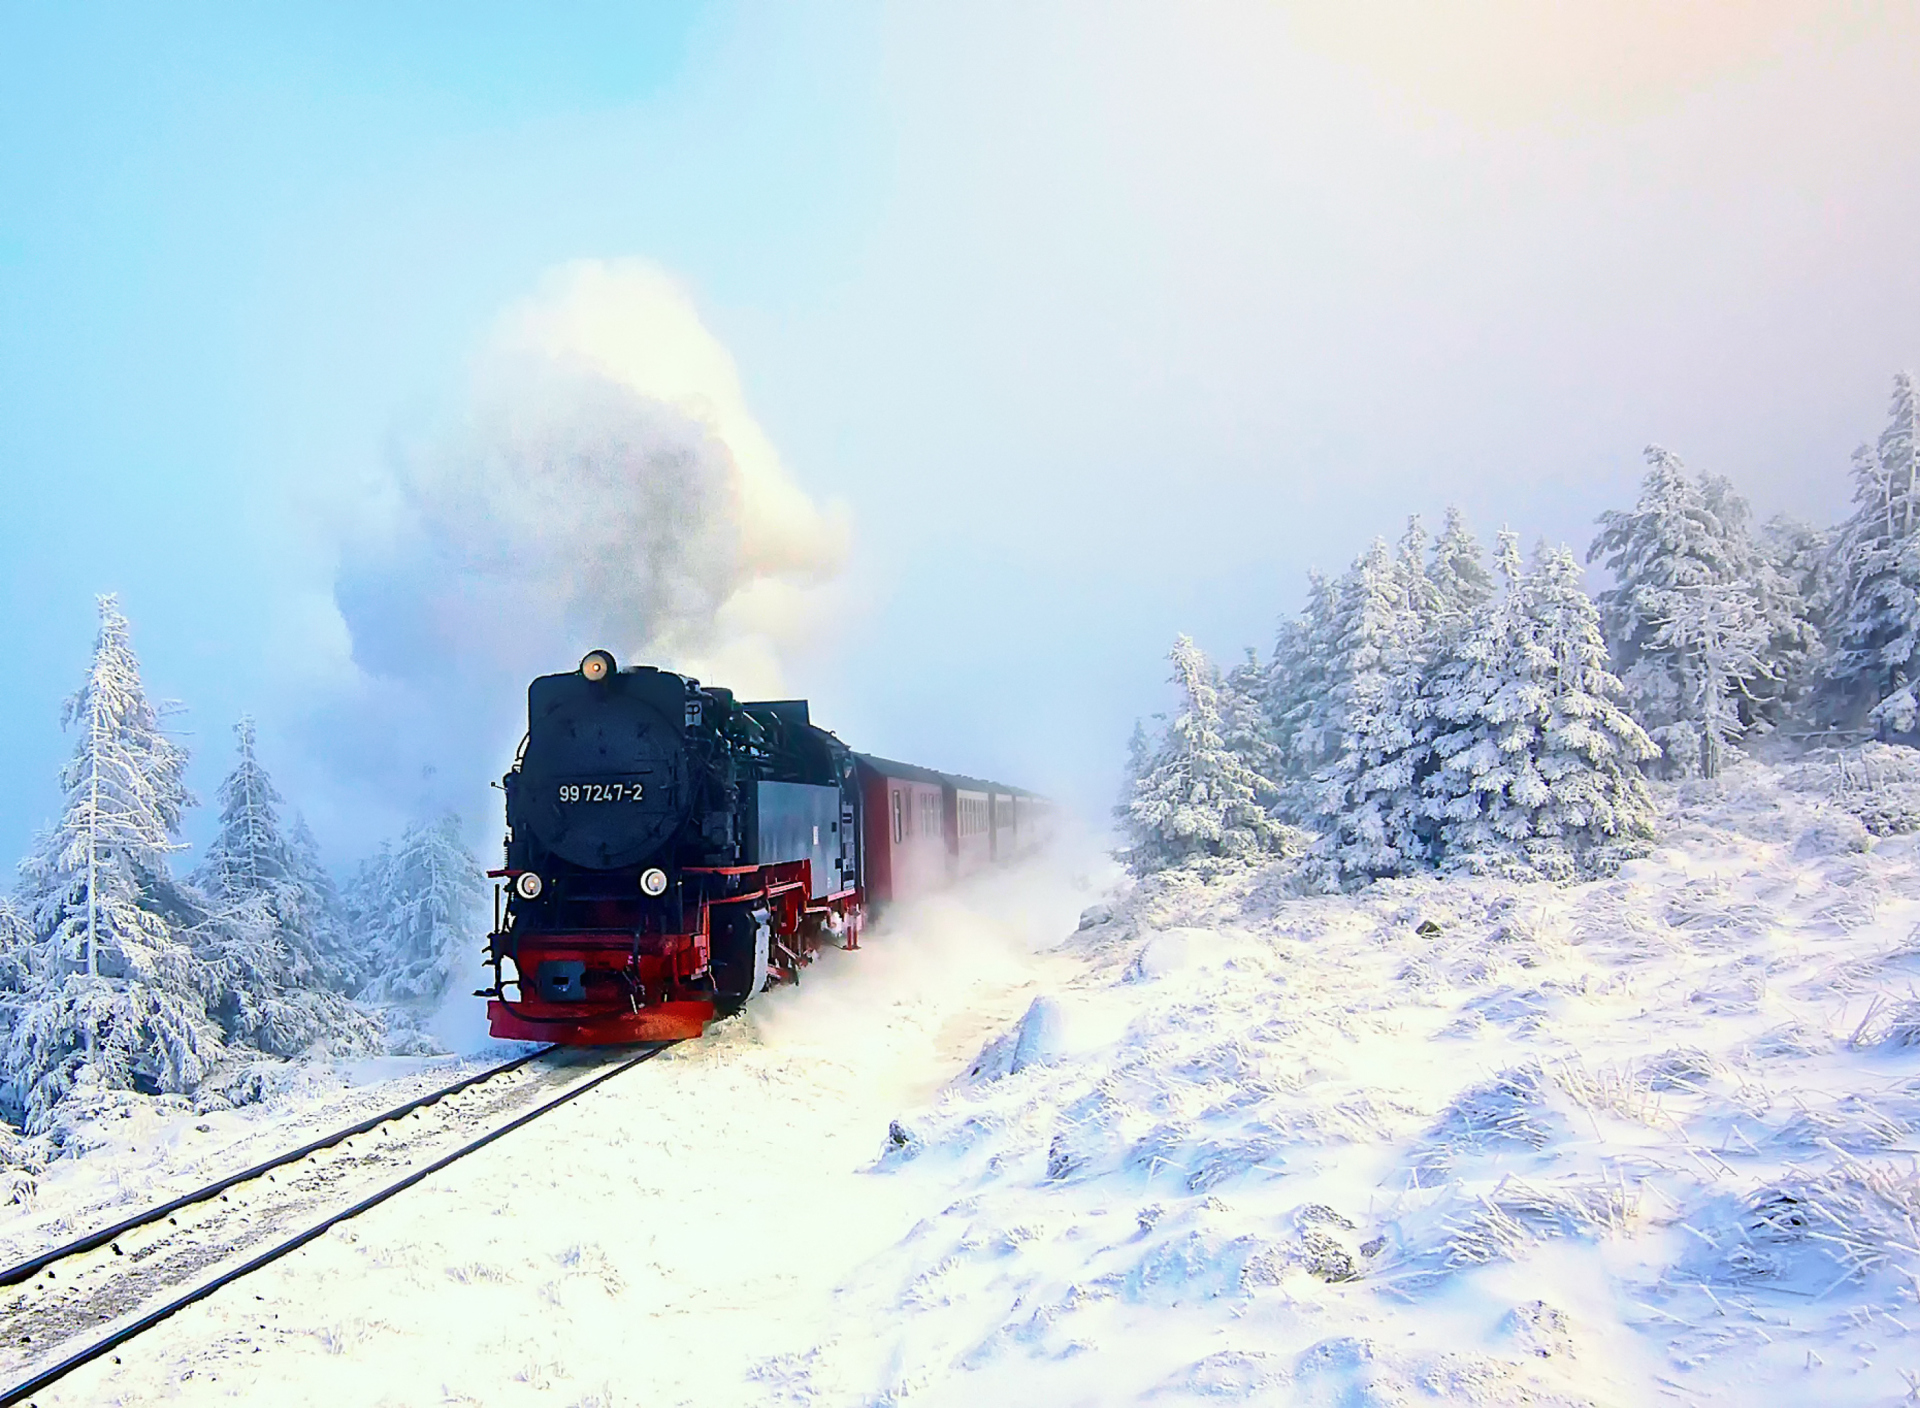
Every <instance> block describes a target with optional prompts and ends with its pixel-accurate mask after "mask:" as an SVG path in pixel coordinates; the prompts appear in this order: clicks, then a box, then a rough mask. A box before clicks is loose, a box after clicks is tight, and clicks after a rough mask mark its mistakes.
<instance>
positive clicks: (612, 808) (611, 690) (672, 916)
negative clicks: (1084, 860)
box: [476, 650, 1051, 1045]
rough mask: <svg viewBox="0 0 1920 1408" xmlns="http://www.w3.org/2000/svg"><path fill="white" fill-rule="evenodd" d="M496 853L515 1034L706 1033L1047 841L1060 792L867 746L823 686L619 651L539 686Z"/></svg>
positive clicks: (496, 1014)
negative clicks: (818, 696)
mask: <svg viewBox="0 0 1920 1408" xmlns="http://www.w3.org/2000/svg"><path fill="white" fill-rule="evenodd" d="M502 785H503V786H504V788H505V790H506V814H507V815H506V819H507V837H506V859H505V864H504V866H503V867H502V868H501V869H499V870H496V871H491V872H489V874H490V876H491V877H492V878H493V879H494V880H495V881H496V882H498V883H496V885H495V890H494V927H493V933H492V934H491V935H490V936H489V939H488V947H487V961H488V963H489V964H490V965H491V968H492V972H493V986H492V987H491V988H490V989H486V990H484V991H482V992H480V993H478V994H476V995H477V996H481V997H485V998H487V999H488V1003H487V1018H488V1024H489V1027H490V1029H491V1030H492V1032H493V1034H494V1035H495V1036H497V1037H508V1038H513V1039H518V1040H524V1041H550V1042H559V1043H563V1044H575V1045H600V1044H613V1043H621V1042H636V1041H668V1040H676V1039H680V1038H685V1037H696V1036H699V1035H700V1034H701V1033H702V1032H703V1031H704V1030H705V1028H706V1025H707V1023H709V1022H711V1021H713V1020H714V1019H715V1018H716V1017H720V1016H725V1015H727V1014H729V1013H732V1012H735V1011H738V1010H739V1008H740V1007H741V1006H742V1005H743V1004H744V1003H746V1002H748V1001H750V1000H751V999H752V998H753V997H754V996H755V994H757V993H759V992H761V991H762V990H763V989H764V988H765V987H766V986H767V985H768V984H769V983H774V982H797V981H798V980H799V975H800V970H801V969H802V968H804V967H805V966H806V965H807V964H808V963H809V962H811V961H812V959H813V956H814V954H815V953H816V952H817V951H818V950H819V949H820V948H821V947H823V946H824V945H827V944H833V945H835V946H837V947H841V948H849V949H851V948H857V947H858V946H859V942H860V935H861V932H862V930H863V929H865V927H866V926H867V924H868V923H869V922H870V920H871V919H872V917H873V916H874V915H875V914H876V913H877V912H878V911H879V910H880V909H881V908H882V907H884V906H885V905H887V904H890V903H894V902H897V901H900V900H904V899H909V898H912V897H914V896H917V895H920V894H923V893H926V892H927V891H929V890H932V889H934V888H936V887H938V886H940V885H944V884H946V883H948V882H950V881H951V880H953V879H955V878H957V877H958V876H961V875H964V874H966V873H968V872H971V871H973V870H977V869H980V868H982V867H984V866H987V865H991V864H994V863H996V862H1002V861H1006V860H1009V859H1011V858H1013V857H1014V856H1016V855H1019V854H1023V853H1026V852H1028V851H1031V850H1033V849H1034V848H1036V847H1037V846H1039V845H1040V844H1042V843H1043V842H1044V841H1045V840H1046V839H1047V837H1048V834H1049V831H1050V827H1051V811H1050V808H1049V806H1048V804H1047V803H1046V801H1045V800H1044V799H1042V798H1040V797H1037V796H1035V795H1034V794H1033V793H1031V792H1027V791H1024V790H1022V789H1020V788H1017V787H1008V786H1005V785H1003V784H1000V783H995V782H987V781H983V780H981V779H979V778H973V777H965V776H960V775H956V774H951V773H941V772H935V771H933V770H932V769H929V768H920V767H914V766H912V765H910V764H907V763H897V762H892V761H890V760H888V759H885V758H877V757H873V756H872V755H869V754H864V753H856V752H854V751H853V750H852V749H850V748H848V747H847V746H846V744H844V743H842V742H841V741H840V740H839V739H838V738H836V737H835V736H834V735H833V734H831V733H829V732H828V731H827V730H825V729H823V728H819V727H817V726H816V725H815V724H814V723H813V721H812V720H811V719H810V718H809V717H808V711H807V702H806V701H805V700H804V699H783V700H771V701H762V702H757V703H744V702H741V701H739V700H736V699H735V698H734V696H733V694H732V692H731V691H729V690H725V689H719V688H715V687H713V686H710V685H708V686H703V685H701V683H700V682H699V681H698V680H695V679H692V678H689V677H688V676H685V675H678V674H673V673H671V672H670V671H666V670H659V669H654V668H653V667H651V666H646V665H639V666H629V667H627V668H625V669H622V668H621V667H620V666H619V665H618V663H617V662H616V661H615V660H614V658H613V656H612V655H610V654H609V653H608V652H606V651H604V650H595V651H591V652H589V653H588V654H587V656H586V657H585V658H584V659H583V660H582V661H581V662H580V666H579V668H578V669H577V670H573V671H571V672H569V673H566V674H556V675H542V676H541V677H539V678H538V679H536V680H534V681H533V683H532V684H531V685H530V686H529V687H528V690H527V734H526V738H525V740H524V741H523V742H522V743H521V745H520V751H519V754H518V756H517V757H516V758H515V759H514V763H513V767H512V769H511V770H510V771H509V772H508V773H507V775H506V777H505V778H504V779H503V781H502Z"/></svg>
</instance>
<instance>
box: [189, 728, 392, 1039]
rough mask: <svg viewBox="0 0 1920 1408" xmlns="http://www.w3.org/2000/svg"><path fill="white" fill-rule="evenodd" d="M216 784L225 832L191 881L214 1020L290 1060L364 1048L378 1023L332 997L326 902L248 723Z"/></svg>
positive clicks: (236, 730) (232, 1033)
mask: <svg viewBox="0 0 1920 1408" xmlns="http://www.w3.org/2000/svg"><path fill="white" fill-rule="evenodd" d="M234 734H235V737H236V740H237V742H238V745H239V747H238V753H239V756H238V758H237V760H236V761H235V764H234V768H233V771H232V772H231V773H229V774H228V775H227V778H226V781H224V782H223V783H221V784H220V792H219V797H218V801H219V806H220V829H219V831H218V832H217V833H216V835H215V836H214V839H213V842H212V844H211V845H210V846H208V848H207V852H206V855H205V857H204V858H203V859H202V861H201V863H200V865H199V867H198V868H197V869H196V870H195V871H194V873H193V875H192V877H191V880H192V883H193V885H194V886H195V887H196V888H197V890H198V891H199V893H200V894H201V895H202V896H203V897H204V905H205V910H206V914H205V917H204V918H203V919H202V920H201V921H200V923H199V924H198V925H196V926H195V935H194V936H195V939H196V946H197V947H198V948H199V950H200V952H201V953H202V955H203V957H204V958H205V960H206V962H207V966H208V968H209V970H210V971H211V973H212V974H213V976H214V979H215V981H216V983H217V991H216V994H215V996H214V1000H213V1004H212V1011H213V1014H214V1015H215V1016H216V1017H217V1018H218V1020H219V1021H220V1023H221V1026H222V1027H223V1028H224V1029H225V1031H226V1034H227V1038H228V1040H229V1042H231V1043H238V1044H242V1045H245V1046H250V1047H255V1048H257V1049H259V1050H261V1051H264V1052H267V1053H269V1054H272V1055H276V1056H292V1055H295V1054H297V1053H299V1052H301V1051H304V1050H307V1049H308V1048H310V1047H312V1046H314V1045H315V1044H316V1043H321V1044H325V1045H327V1046H328V1047H329V1049H334V1050H338V1049H342V1044H343V1043H344V1044H345V1047H347V1048H353V1047H357V1046H364V1045H366V1044H367V1042H368V1040H369V1039H370V1038H371V1036H372V1024H371V1023H370V1022H368V1021H367V1020H366V1019H365V1018H364V1017H362V1016H361V1015H360V1014H359V1013H357V1012H355V1011H354V1010H353V1009H352V1008H351V1007H350V1006H349V1005H348V1003H347V1002H346V1001H345V999H344V998H342V997H341V996H340V995H339V994H338V993H334V992H329V991H327V990H326V989H327V986H328V983H327V975H326V974H325V973H324V972H323V968H322V961H321V959H320V950H321V949H322V947H323V939H322V935H321V933H320V932H319V930H320V929H321V927H322V926H324V925H326V924H327V923H329V922H330V916H328V915H326V914H325V913H324V912H323V908H322V906H323V904H324V899H323V897H321V896H318V895H316V894H315V893H314V890H313V881H312V877H311V876H309V875H307V874H303V873H302V872H303V869H304V867H303V866H302V864H301V862H300V859H299V858H298V857H296V855H295V852H294V848H293V846H292V844H291V843H290V841H289V840H288V838H287V836H286V834H285V833H284V831H283V830H282V827H281V821H280V808H281V806H282V805H283V801H282V798H281V796H280V793H279V792H278V790H276V789H275V787H274V785H273V780H272V779H271V778H270V777H269V776H268V775H267V771H266V769H265V768H264V767H262V766H261V765H260V760H259V756H258V753H257V752H256V749H255V740H254V726H253V721H252V720H251V719H242V720H241V721H240V722H239V723H238V724H236V725H235V726H234Z"/></svg>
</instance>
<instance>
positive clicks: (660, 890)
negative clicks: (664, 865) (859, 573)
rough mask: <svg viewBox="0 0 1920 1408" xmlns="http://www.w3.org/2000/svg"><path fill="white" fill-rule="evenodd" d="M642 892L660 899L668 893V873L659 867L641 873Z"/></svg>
mask: <svg viewBox="0 0 1920 1408" xmlns="http://www.w3.org/2000/svg"><path fill="white" fill-rule="evenodd" d="M640 891H641V893H642V894H648V895H652V896H653V897H654V898H656V899H658V898H659V897H660V896H661V895H664V894H665V893H666V892H667V872H666V871H664V870H662V869H661V868H660V867H659V866H657V865H656V866H653V867H651V868H650V869H647V870H643V871H641V872H640Z"/></svg>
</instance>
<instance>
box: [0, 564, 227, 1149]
mask: <svg viewBox="0 0 1920 1408" xmlns="http://www.w3.org/2000/svg"><path fill="white" fill-rule="evenodd" d="M65 722H66V724H67V725H68V726H69V727H71V728H73V729H74V730H75V732H76V734H77V739H76V742H75V747H74V752H73V757H72V758H71V760H70V761H69V762H68V763H67V765H66V767H65V768H64V769H62V771H61V775H60V784H61V789H62V791H63V793H64V803H63V806H62V810H61V815H60V819H59V821H58V823H56V825H55V826H54V827H53V829H52V830H51V831H50V832H48V833H47V834H46V835H44V836H42V837H41V838H40V841H39V843H38V845H37V846H36V847H35V849H34V851H33V854H31V855H30V856H29V857H28V858H27V859H26V860H25V861H24V862H23V863H22V866H21V879H22V883H21V899H22V902H23V907H24V909H25V912H26V916H27V920H28V922H29V923H30V924H31V925H32V927H33V931H34V937H35V955H34V963H33V968H32V973H31V976H30V979H29V982H28V985H27V992H26V993H25V994H24V998H23V1001H22V1002H21V1005H20V1008H19V1012H18V1016H17V1018H16V1020H15V1022H14V1024H13V1027H12V1030H11V1032H10V1034H9V1039H8V1049H7V1057H8V1059H7V1067H8V1078H9V1080H8V1083H9V1087H10V1090H11V1093H12V1097H13V1100H14V1102H15V1104H16V1106H17V1107H18V1108H19V1109H20V1110H21V1111H22V1112H23V1113H24V1115H25V1117H26V1121H27V1124H28V1127H29V1128H30V1129H34V1130H38V1129H44V1128H46V1127H47V1126H48V1124H49V1122H50V1120H51V1118H52V1114H53V1110H54V1107H55V1106H56V1105H57V1104H58V1103H59V1102H60V1101H61V1100H62V1099H63V1098H65V1097H66V1096H67V1095H68V1094H69V1093H70V1092H72V1091H73V1090H74V1088H75V1087H76V1085H79V1084H81V1083H83V1082H85V1083H91V1084H92V1085H94V1086H96V1087H99V1088H104V1089H122V1090H124V1089H135V1088H139V1089H148V1090H158V1091H185V1090H190V1089H192V1088H193V1086H194V1085H196V1084H197V1083H198V1082H199V1081H200V1079H201V1078H202V1077H203V1076H204V1075H205V1074H206V1072H207V1070H208V1069H209V1067H210V1066H211V1065H212V1063H213V1062H215V1061H216V1060H218V1059H219V1057H220V1055H221V1052H222V1046H221V1040H220V1032H219V1029H218V1027H217V1026H216V1025H215V1024H214V1023H213V1022H212V1021H211V1020H210V1019H209V1018H208V1015H207V1005H206V1004H207V999H208V997H209V995H210V993H211V991H212V989H213V987H214V983H213V979H212V975H211V974H210V973H209V972H208V970H207V967H206V965H205V964H204V963H203V962H202V961H201V960H200V958H199V957H198V956H197V955H196V954H195V953H194V952H193V949H192V947H191V946H190V944H189V943H188V941H187V940H186V938H185V937H184V936H183V935H182V934H181V932H180V926H181V924H182V923H183V922H190V921H191V918H192V915H191V909H190V906H188V905H187V904H186V903H185V902H184V900H183V899H182V897H181V896H180V894H179V891H178V888H177V886H176V885H175V883H174V882H173V880H172V878H171V875H170V874H169V872H168V869H167V857H168V855H169V854H170V853H171V852H173V851H175V850H177V849H178V844H177V841H176V837H177V836H178V834H179V827H180V817H181V813H182V811H183V810H184V809H185V808H186V807H187V806H188V805H190V803H191V801H192V799H191V797H190V796H189V795H188V792H187V789H186V784H185V782H184V780H183V774H184V771H185V767H186V752H185V750H184V749H182V748H181V747H180V746H179V745H177V744H176V743H174V742H173V741H172V740H171V739H169V738H168V737H166V735H165V734H164V733H162V732H161V728H160V719H159V716H158V713H157V712H156V710H155V709H154V707H153V705H152V704H151V703H150V702H149V700H148V699H147V695H146V691H145V689H144V688H143V686H142V684H141V681H140V667H139V662H138V661H137V660H136V659H135V657H134V653H133V647H132V644H131V641H130V639H129V633H128V627H127V620H126V617H125V616H123V615H122V614H121V613H120V609H119V606H118V605H117V603H116V602H115V600H114V598H113V597H111V596H107V597H102V598H101V599H100V634H99V638H98V640H97V642H96V644H95V647H94V655H93V664H92V667H91V668H90V669H89V671H88V674H87V679H86V682H85V684H84V685H82V687H81V689H80V691H79V693H77V694H75V695H74V696H73V697H72V698H71V699H70V700H68V701H67V706H66V711H65Z"/></svg>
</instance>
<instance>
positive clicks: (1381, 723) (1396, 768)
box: [1309, 533, 1431, 884]
mask: <svg viewBox="0 0 1920 1408" xmlns="http://www.w3.org/2000/svg"><path fill="white" fill-rule="evenodd" d="M1409 536H1410V537H1412V536H1413V535H1412V534H1411V533H1410V535H1409ZM1411 546H1412V551H1413V552H1415V553H1416V554H1417V552H1418V549H1419V548H1420V547H1421V546H1423V545H1422V544H1419V543H1418V542H1417V541H1416V542H1415V543H1414V544H1412V545H1411ZM1416 575H1417V577H1418V579H1419V580H1420V581H1421V582H1422V583H1425V581H1426V576H1425V569H1424V564H1422V563H1421V562H1420V561H1419V559H1418V556H1417V555H1416V556H1412V557H1410V556H1409V555H1408V553H1404V552H1403V553H1402V554H1401V555H1400V556H1399V557H1397V558H1396V557H1394V556H1393V555H1392V554H1390V553H1389V551H1388V548H1387V545H1386V543H1385V542H1384V541H1382V540H1380V539H1378V538H1376V539H1375V540H1374V542H1373V545H1372V547H1370V548H1369V549H1368V550H1367V553H1366V554H1365V555H1364V556H1363V557H1362V558H1361V559H1360V560H1359V561H1358V562H1356V563H1355V564H1354V565H1353V567H1352V569H1351V570H1350V571H1349V572H1348V573H1347V574H1346V576H1344V577H1343V578H1342V579H1341V590H1340V594H1339V597H1338V605H1337V608H1336V610H1337V615H1336V620H1337V621H1338V623H1339V629H1338V631H1337V633H1336V641H1337V644H1336V649H1337V651H1338V654H1337V655H1336V657H1335V670H1336V672H1337V679H1338V683H1337V684H1336V685H1335V687H1334V691H1333V694H1332V697H1331V699H1330V701H1329V703H1330V705H1331V708H1332V710H1333V711H1335V714H1336V716H1337V718H1338V721H1339V729H1340V735H1339V743H1338V746H1337V748H1336V749H1335V750H1334V752H1333V756H1332V757H1331V758H1330V759H1329V760H1328V761H1327V762H1326V763H1325V764H1324V765H1323V766H1322V767H1320V768H1319V769H1318V770H1316V772H1315V773H1314V775H1313V783H1312V796H1313V820H1312V821H1311V822H1310V823H1309V824H1311V825H1314V826H1316V827H1317V829H1319V830H1320V831H1321V833H1322V835H1321V842H1320V847H1319V851H1320V855H1321V857H1322V858H1323V860H1324V861H1325V862H1326V863H1327V864H1328V865H1330V866H1331V867H1332V869H1333V871H1334V873H1335V874H1336V875H1337V877H1338V879H1339V882H1340V883H1342V884H1350V883H1357V882H1359V881H1361V880H1364V879H1371V878H1373V877H1375V876H1379V875H1397V874H1401V873H1403V872H1405V871H1407V870H1409V869H1414V868H1418V867H1419V866H1420V865H1421V864H1422V855H1423V852H1424V846H1423V844H1422V842H1421V840H1420V837H1419V836H1418V834H1417V831H1416V828H1415V818H1414V815H1413V813H1412V812H1411V811H1410V810H1409V807H1408V803H1409V802H1410V801H1411V800H1412V798H1413V797H1414V776H1415V768H1416V766H1417V761H1416V758H1415V756H1414V744H1415V742H1416V738H1415V729H1416V723H1417V719H1416V713H1415V711H1416V708H1417V704H1418V700H1419V697H1420V692H1421V682H1422V676H1423V672H1424V670H1425V666H1426V660H1425V648H1426V640H1427V627H1428V624H1429V621H1430V620H1431V617H1429V618H1426V619H1423V618H1422V616H1421V615H1420V613H1419V611H1418V609H1417V607H1416V603H1415V600H1414V598H1413V596H1412V595H1411V593H1410V591H1409V587H1410V583H1411V581H1412V580H1413V579H1414V578H1415V577H1416Z"/></svg>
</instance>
